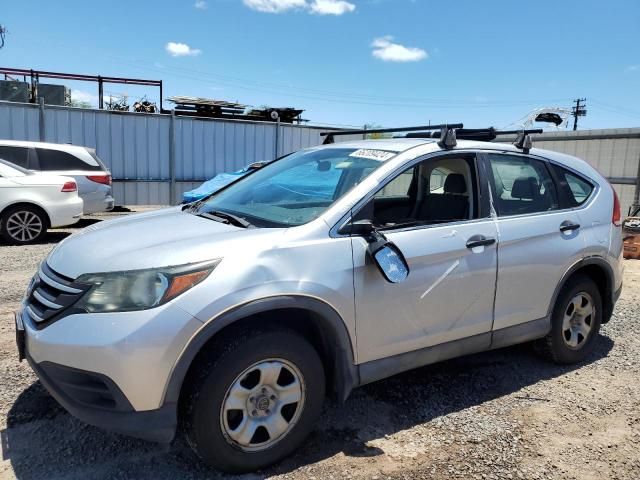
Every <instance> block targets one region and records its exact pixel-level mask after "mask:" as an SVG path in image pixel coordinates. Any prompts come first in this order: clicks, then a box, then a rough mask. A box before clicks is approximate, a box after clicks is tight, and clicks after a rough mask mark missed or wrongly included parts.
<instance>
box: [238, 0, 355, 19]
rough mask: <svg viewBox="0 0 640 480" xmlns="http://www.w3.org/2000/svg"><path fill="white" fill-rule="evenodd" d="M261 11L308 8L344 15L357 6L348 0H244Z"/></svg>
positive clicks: (324, 13) (310, 11) (272, 11)
mask: <svg viewBox="0 0 640 480" xmlns="http://www.w3.org/2000/svg"><path fill="white" fill-rule="evenodd" d="M242 1H243V3H244V4H245V5H246V6H247V7H249V8H251V9H253V10H257V11H259V12H266V13H283V12H287V11H289V10H306V11H308V12H309V13H315V14H317V15H342V14H344V13H349V12H353V11H354V10H355V9H356V6H355V5H354V4H353V3H351V2H347V1H346V0H242Z"/></svg>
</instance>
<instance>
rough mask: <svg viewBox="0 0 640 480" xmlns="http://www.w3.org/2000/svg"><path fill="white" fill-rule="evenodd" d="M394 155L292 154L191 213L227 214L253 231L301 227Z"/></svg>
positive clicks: (337, 150) (345, 151)
mask: <svg viewBox="0 0 640 480" xmlns="http://www.w3.org/2000/svg"><path fill="white" fill-rule="evenodd" d="M394 155H396V152H387V151H382V150H363V149H356V148H322V149H318V150H310V151H309V150H305V151H300V152H296V153H293V154H291V155H289V156H286V157H284V158H282V159H281V160H278V161H275V162H273V163H271V164H269V165H267V166H265V167H263V168H261V169H259V170H257V171H256V172H255V173H252V174H250V175H248V176H246V177H244V178H242V179H241V180H238V181H237V182H236V183H234V184H232V185H231V186H229V187H228V188H226V189H224V190H222V191H220V192H219V193H217V194H215V195H214V196H212V197H210V198H209V199H207V200H205V201H204V202H203V203H202V204H200V205H199V206H198V208H197V210H195V212H194V213H198V214H202V213H215V212H222V213H228V214H232V215H236V216H238V217H241V218H243V219H246V220H247V221H248V222H250V223H251V224H252V225H254V226H258V227H290V226H296V225H302V224H304V223H307V222H310V221H311V220H314V219H316V218H317V217H318V216H320V215H321V214H322V213H323V212H324V211H325V210H327V209H328V208H329V207H330V206H331V205H332V204H333V203H334V202H335V201H336V200H338V199H339V198H340V197H342V196H343V195H344V194H345V193H346V192H348V191H349V190H350V189H351V188H353V187H354V186H355V185H357V184H358V183H359V182H361V181H362V180H363V179H364V178H365V177H366V176H368V175H369V174H370V173H371V172H373V170H375V169H376V168H377V167H379V166H380V165H382V163H383V161H384V160H387V159H389V158H391V157H393V156H394Z"/></svg>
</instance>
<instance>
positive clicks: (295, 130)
mask: <svg viewBox="0 0 640 480" xmlns="http://www.w3.org/2000/svg"><path fill="white" fill-rule="evenodd" d="M43 117H44V122H43V123H44V132H43V136H41V128H40V125H41V124H42V120H41V111H40V107H39V106H38V105H33V104H19V103H9V102H0V138H4V139H11V140H33V141H39V140H44V141H47V142H53V143H72V144H74V145H84V146H87V147H91V148H95V149H96V152H97V153H98V156H99V157H100V158H101V159H102V160H103V161H104V163H105V164H106V165H107V167H108V168H109V169H110V170H111V173H112V174H113V178H114V187H113V189H114V196H115V198H116V202H117V203H118V204H121V205H155V204H168V203H169V201H170V190H171V182H170V181H171V167H170V165H171V152H172V144H171V142H172V140H171V139H172V135H171V124H172V121H173V122H175V132H174V137H173V138H174V139H175V145H174V152H175V160H174V161H175V169H174V171H175V201H176V202H177V201H179V200H180V199H181V198H182V192H184V191H187V190H191V189H192V188H194V187H195V186H197V185H199V184H200V183H202V182H203V181H205V180H208V179H210V178H212V177H213V176H215V175H216V174H217V173H221V172H231V171H234V170H239V169H240V168H242V167H244V166H246V165H247V164H249V163H252V162H256V161H261V160H273V159H274V158H276V157H278V156H281V155H285V154H287V153H290V152H292V151H295V150H299V149H301V148H306V147H310V146H315V145H319V144H320V143H322V140H321V138H320V132H321V131H322V130H324V129H320V128H313V127H306V126H298V125H288V124H281V125H280V127H278V126H277V125H276V124H274V123H269V122H247V121H232V120H214V119H207V118H193V117H179V116H178V117H175V118H174V119H173V120H172V118H171V115H146V114H139V113H127V112H107V111H101V110H85V109H77V108H66V107H52V106H46V108H45V110H44V115H43Z"/></svg>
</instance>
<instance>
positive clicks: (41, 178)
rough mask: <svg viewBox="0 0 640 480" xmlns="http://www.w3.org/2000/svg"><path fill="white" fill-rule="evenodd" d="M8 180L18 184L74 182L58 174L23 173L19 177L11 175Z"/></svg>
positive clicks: (61, 183)
mask: <svg viewBox="0 0 640 480" xmlns="http://www.w3.org/2000/svg"><path fill="white" fill-rule="evenodd" d="M10 180H11V181H12V182H14V183H17V184H18V185H29V186H34V185H60V186H61V187H62V185H64V184H65V183H66V182H75V180H74V179H73V178H71V177H63V176H60V175H24V176H21V177H11V178H10Z"/></svg>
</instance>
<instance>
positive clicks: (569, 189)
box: [552, 165, 593, 208]
mask: <svg viewBox="0 0 640 480" xmlns="http://www.w3.org/2000/svg"><path fill="white" fill-rule="evenodd" d="M552 168H553V170H554V172H555V174H556V177H557V178H558V190H560V193H561V197H562V203H563V207H565V208H573V207H577V206H579V205H582V204H583V203H584V202H586V201H587V199H588V198H589V197H590V196H591V192H593V185H592V184H591V183H589V182H588V181H586V180H585V179H584V178H582V177H579V176H578V175H576V174H574V173H571V172H569V171H568V170H566V169H564V168H562V167H560V166H558V165H553V167H552Z"/></svg>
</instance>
